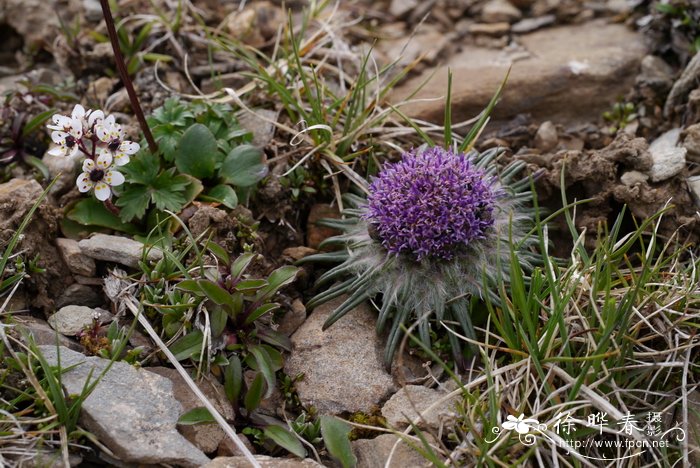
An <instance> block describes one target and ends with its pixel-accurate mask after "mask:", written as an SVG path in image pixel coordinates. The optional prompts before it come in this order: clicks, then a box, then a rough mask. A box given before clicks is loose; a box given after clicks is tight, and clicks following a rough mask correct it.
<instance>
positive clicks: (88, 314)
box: [49, 305, 112, 336]
mask: <svg viewBox="0 0 700 468" xmlns="http://www.w3.org/2000/svg"><path fill="white" fill-rule="evenodd" d="M94 319H97V320H98V321H99V322H100V323H106V322H108V321H110V320H111V319H112V316H111V314H109V313H108V312H107V311H105V310H102V309H99V310H98V309H92V308H90V307H84V306H77V305H68V306H65V307H61V309H59V311H58V312H56V313H55V314H53V315H52V316H51V317H49V325H51V328H53V329H54V330H56V331H57V332H58V333H61V334H62V335H66V336H76V335H78V334H79V333H80V332H81V331H83V330H84V329H85V328H87V327H89V326H90V325H92V323H93V320H94Z"/></svg>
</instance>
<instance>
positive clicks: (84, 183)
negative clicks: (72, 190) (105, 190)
mask: <svg viewBox="0 0 700 468" xmlns="http://www.w3.org/2000/svg"><path fill="white" fill-rule="evenodd" d="M75 185H77V186H78V190H79V191H80V192H81V193H85V192H87V191H88V190H90V189H91V188H92V186H93V185H94V184H93V183H92V181H91V180H90V173H89V172H83V173H82V174H80V175H79V176H78V179H77V180H76V181H75Z"/></svg>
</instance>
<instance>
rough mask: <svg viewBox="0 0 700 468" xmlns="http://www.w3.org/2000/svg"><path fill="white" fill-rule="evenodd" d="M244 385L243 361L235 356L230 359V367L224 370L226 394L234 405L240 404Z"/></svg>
mask: <svg viewBox="0 0 700 468" xmlns="http://www.w3.org/2000/svg"><path fill="white" fill-rule="evenodd" d="M242 384H243V368H242V366H241V360H240V358H239V357H238V356H236V355H235V354H234V355H232V356H230V357H229V365H228V366H226V368H225V369H224V392H225V393H226V398H228V400H229V401H230V402H232V403H236V402H238V397H239V396H240V394H241V386H242Z"/></svg>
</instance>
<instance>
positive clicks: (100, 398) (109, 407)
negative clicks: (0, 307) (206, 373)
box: [40, 346, 209, 466]
mask: <svg viewBox="0 0 700 468" xmlns="http://www.w3.org/2000/svg"><path fill="white" fill-rule="evenodd" d="M40 351H41V352H42V353H43V355H44V357H45V358H46V360H47V361H48V362H49V364H51V365H58V356H57V348H56V347H53V346H41V347H40ZM60 356H61V366H62V367H63V368H67V367H69V366H73V365H76V364H77V365H76V366H75V367H73V368H72V369H70V370H69V371H67V372H65V373H63V374H62V377H61V378H62V384H63V387H64V389H65V391H66V393H67V394H80V392H81V391H82V389H83V387H84V385H85V381H86V380H87V378H88V375H90V372H91V371H92V375H91V377H92V378H93V379H95V378H98V377H99V375H100V374H101V373H102V371H103V370H104V369H105V368H106V367H107V366H108V365H109V360H107V359H102V358H98V357H90V358H88V357H85V356H83V355H82V354H80V353H76V352H75V351H71V350H69V349H67V348H64V347H61V348H60ZM181 414H182V405H180V403H179V402H178V401H177V400H176V399H175V397H174V395H173V388H172V383H171V382H170V380H168V379H166V378H165V377H161V376H159V375H156V374H154V373H152V372H148V371H147V370H145V369H137V368H135V367H132V366H130V365H129V364H127V363H125V362H119V361H117V362H115V363H114V364H112V367H111V368H110V369H109V371H107V372H106V373H105V375H104V376H103V377H102V379H101V380H100V382H99V383H98V384H97V385H96V386H95V388H94V390H93V391H92V393H91V394H90V396H89V397H88V398H87V399H86V400H85V401H84V402H83V405H82V408H81V412H80V423H81V424H82V425H83V426H84V427H85V428H86V429H87V430H89V431H90V432H92V433H93V434H95V436H96V437H97V439H98V440H99V441H100V442H102V443H103V444H105V445H106V446H107V447H108V448H109V449H110V450H111V451H112V452H113V453H114V455H115V456H116V457H118V458H119V459H120V460H121V461H123V462H126V463H136V464H145V465H149V464H173V465H179V466H202V465H204V464H206V463H208V462H209V459H208V458H207V457H206V456H205V455H204V454H203V453H202V452H201V451H200V450H199V449H197V448H196V447H195V446H193V445H192V444H191V443H190V442H189V441H188V440H187V439H185V438H184V437H182V436H181V435H180V434H179V433H178V432H177V429H176V427H175V426H176V422H177V419H178V418H179V416H180V415H181Z"/></svg>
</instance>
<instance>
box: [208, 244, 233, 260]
mask: <svg viewBox="0 0 700 468" xmlns="http://www.w3.org/2000/svg"><path fill="white" fill-rule="evenodd" d="M207 250H208V251H209V252H211V253H212V254H213V255H214V256H215V257H216V258H218V259H219V260H220V261H221V262H222V263H224V264H228V263H229V261H230V259H229V256H228V252H226V249H224V248H223V247H221V246H220V245H219V244H215V243H213V242H207Z"/></svg>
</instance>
